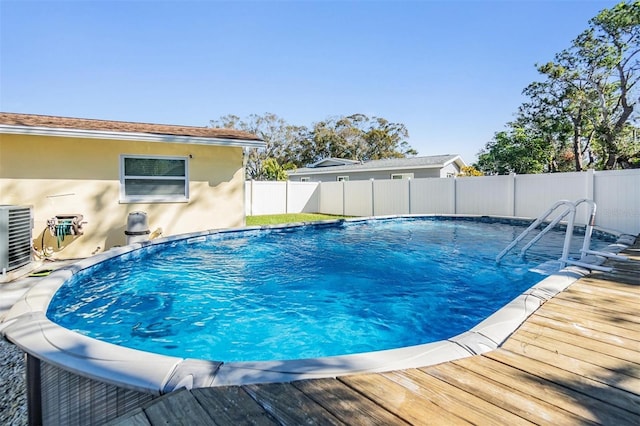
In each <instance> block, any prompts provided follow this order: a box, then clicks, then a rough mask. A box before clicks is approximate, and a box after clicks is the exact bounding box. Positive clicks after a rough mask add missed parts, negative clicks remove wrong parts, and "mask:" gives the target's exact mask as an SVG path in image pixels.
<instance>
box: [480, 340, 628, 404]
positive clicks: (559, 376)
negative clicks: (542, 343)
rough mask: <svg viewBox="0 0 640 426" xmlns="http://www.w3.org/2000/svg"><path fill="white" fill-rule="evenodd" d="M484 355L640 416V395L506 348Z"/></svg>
mask: <svg viewBox="0 0 640 426" xmlns="http://www.w3.org/2000/svg"><path fill="white" fill-rule="evenodd" d="M482 356H484V357H487V358H490V359H493V360H495V361H498V362H502V363H503V364H506V365H510V366H513V367H515V368H518V369H520V370H522V371H525V372H527V373H529V374H534V375H536V376H538V377H541V378H545V379H547V380H550V381H553V382H555V383H558V384H561V385H562V386H565V387H568V388H570V389H574V390H576V391H578V392H581V393H583V394H585V395H589V396H591V397H592V398H596V399H599V400H600V401H603V402H606V403H609V404H612V405H614V406H616V407H618V408H621V409H623V410H626V411H628V412H630V413H634V414H636V415H640V395H636V394H633V393H631V392H627V391H623V390H620V389H618V388H615V387H613V386H610V385H608V384H605V383H602V382H600V381H597V380H594V379H592V378H590V377H585V376H583V375H581V374H576V373H574V372H572V371H568V370H564V369H562V368H560V367H558V366H555V365H551V364H547V363H544V362H542V361H539V360H537V359H534V358H528V357H525V356H523V355H520V354H516V353H514V352H510V351H507V350H504V349H497V350H495V351H491V352H487V353H486V354H484V355H482Z"/></svg>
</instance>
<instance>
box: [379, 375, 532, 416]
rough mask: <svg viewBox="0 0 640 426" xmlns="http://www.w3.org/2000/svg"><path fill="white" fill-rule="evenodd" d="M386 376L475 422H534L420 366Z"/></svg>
mask: <svg viewBox="0 0 640 426" xmlns="http://www.w3.org/2000/svg"><path fill="white" fill-rule="evenodd" d="M383 375H384V376H385V377H387V378H389V379H391V380H393V381H394V382H396V383H398V384H400V385H402V386H403V387H405V388H407V389H409V390H412V391H414V392H416V393H418V394H419V395H420V396H421V397H423V398H427V399H429V400H430V401H432V402H433V403H434V404H437V405H438V406H440V407H442V408H443V409H445V410H449V411H452V412H454V413H456V414H457V415H458V416H460V417H462V418H464V419H465V420H467V421H469V422H471V423H473V424H509V425H514V426H515V425H531V424H533V423H532V422H530V421H528V420H526V419H523V418H522V417H520V416H517V415H515V414H513V413H511V412H510V411H507V410H505V409H503V408H502V407H499V406H497V405H494V404H491V403H489V402H487V401H485V400H484V399H482V398H478V397H477V396H475V395H474V394H471V393H469V392H466V391H464V390H462V389H459V388H457V387H455V386H452V385H450V384H449V383H446V382H443V381H442V380H439V379H436V378H435V377H433V376H430V375H428V374H426V373H425V372H423V371H420V370H418V369H408V370H398V371H392V372H389V373H383Z"/></svg>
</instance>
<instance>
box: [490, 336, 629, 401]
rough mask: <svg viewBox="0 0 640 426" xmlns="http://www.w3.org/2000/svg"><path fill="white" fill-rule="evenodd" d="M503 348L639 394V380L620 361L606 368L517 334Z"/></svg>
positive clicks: (593, 360)
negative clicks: (529, 340)
mask: <svg viewBox="0 0 640 426" xmlns="http://www.w3.org/2000/svg"><path fill="white" fill-rule="evenodd" d="M502 348H503V349H506V350H509V351H512V352H514V353H517V354H521V355H524V356H527V357H529V358H533V359H537V360H540V361H543V362H545V363H547V364H551V365H555V366H558V367H560V368H563V369H565V370H567V371H571V372H573V373H575V374H578V375H582V376H585V377H589V378H592V379H594V380H598V381H600V382H602V383H604V384H607V385H610V386H613V387H616V388H618V389H622V390H625V391H627V392H631V393H634V394H640V380H638V379H637V378H635V377H633V376H629V375H627V374H624V371H625V366H624V363H621V364H620V365H619V366H618V367H617V368H616V367H615V366H614V367H613V368H606V367H604V366H601V365H597V364H595V363H594V362H596V361H597V360H595V359H592V360H591V361H592V362H589V361H584V360H581V359H577V358H573V357H571V356H568V355H565V354H562V353H559V352H558V351H556V350H555V349H553V348H551V349H549V348H543V347H540V346H538V345H537V344H536V342H535V341H533V342H528V341H525V340H521V339H520V338H519V336H516V335H514V336H512V337H511V338H510V339H509V340H507V342H505V344H504V345H503V346H502Z"/></svg>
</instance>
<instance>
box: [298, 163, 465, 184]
mask: <svg viewBox="0 0 640 426" xmlns="http://www.w3.org/2000/svg"><path fill="white" fill-rule="evenodd" d="M451 167H452V168H453V169H455V168H456V167H455V166H453V165H451ZM327 169H330V167H327ZM441 170H449V166H446V167H445V168H443V169H439V168H429V169H400V170H380V171H362V172H356V171H347V170H344V171H342V172H331V173H330V172H329V170H326V173H322V174H308V175H303V174H300V175H296V176H291V178H290V180H293V181H300V179H301V178H303V177H308V178H309V182H334V181H337V180H338V176H349V181H353V180H370V179H375V180H382V179H391V175H392V174H397V173H413V178H414V179H422V178H433V177H447V172H446V171H445V172H444V176H443V172H441ZM323 171H324V170H323ZM453 173H454V174H457V172H453Z"/></svg>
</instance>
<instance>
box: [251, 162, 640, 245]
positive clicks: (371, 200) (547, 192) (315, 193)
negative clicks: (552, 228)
mask: <svg viewBox="0 0 640 426" xmlns="http://www.w3.org/2000/svg"><path fill="white" fill-rule="evenodd" d="M246 185H247V186H246V214H247V215H261V214H278V213H302V212H304V213H311V212H316V213H326V214H335V215H345V216H382V215H394V214H445V215H446V214H468V215H487V216H514V217H526V218H535V217H538V216H539V215H540V214H542V213H544V212H545V211H546V210H547V209H548V208H549V207H550V206H551V205H552V204H553V203H555V202H556V201H558V200H571V201H576V200H579V199H582V198H588V199H593V200H594V201H595V202H596V204H597V207H598V210H597V215H596V225H597V226H599V227H601V228H603V229H607V230H612V231H618V232H622V233H628V234H633V235H637V234H640V170H639V169H633V170H619V171H597V172H596V171H593V170H589V171H587V172H575V173H553V174H539V175H515V174H512V175H508V176H485V177H464V178H428V179H402V180H400V179H399V180H370V181H353V182H256V181H251V182H247V183H246ZM587 216H588V209H587V206H586V205H584V204H583V205H582V207H580V208H579V210H578V216H577V219H576V220H577V222H578V223H582V224H584V223H586V221H587Z"/></svg>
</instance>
